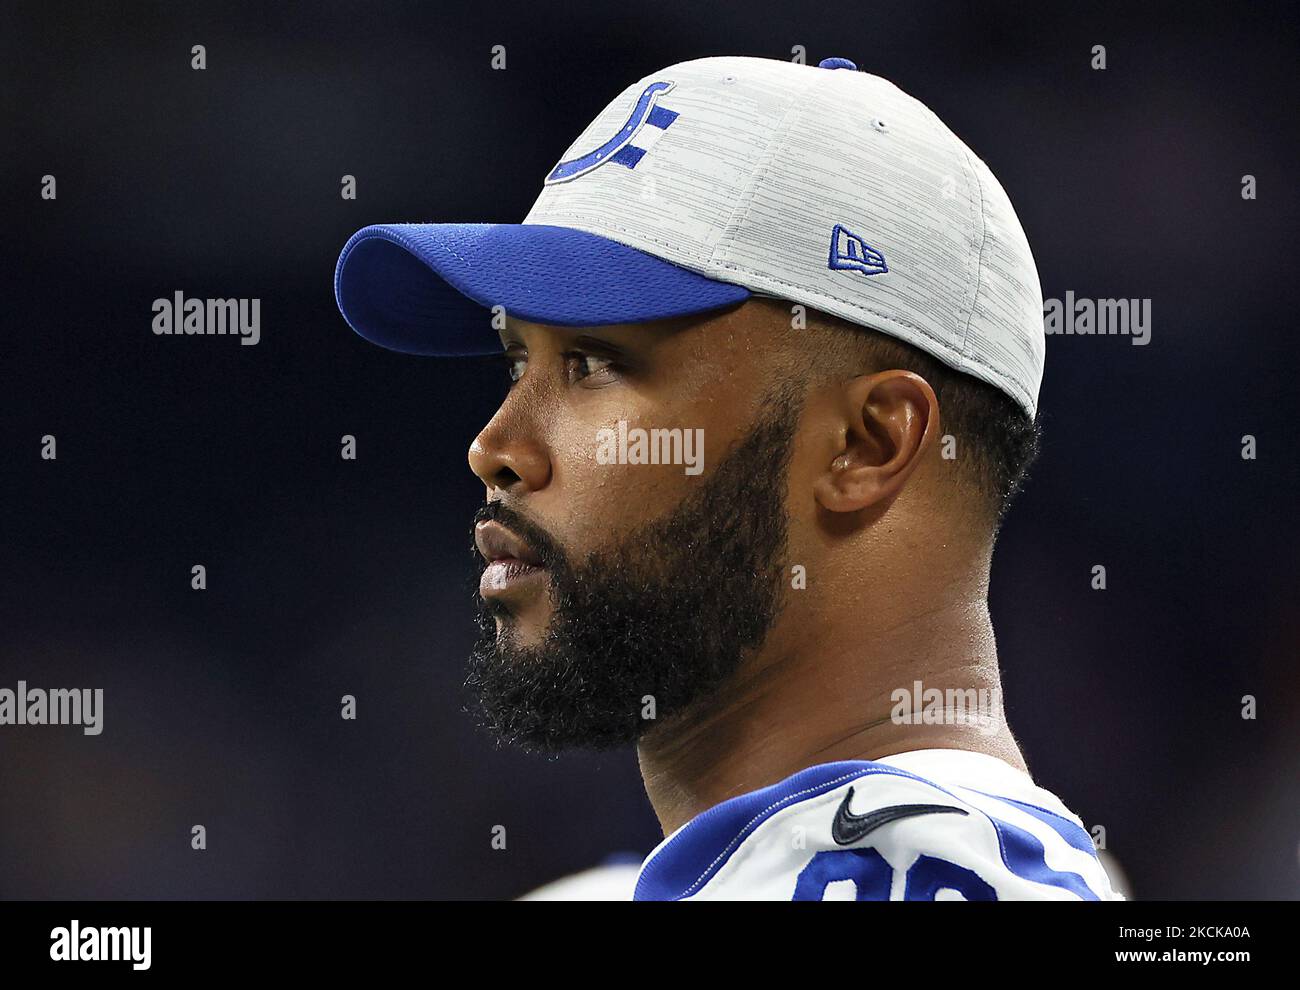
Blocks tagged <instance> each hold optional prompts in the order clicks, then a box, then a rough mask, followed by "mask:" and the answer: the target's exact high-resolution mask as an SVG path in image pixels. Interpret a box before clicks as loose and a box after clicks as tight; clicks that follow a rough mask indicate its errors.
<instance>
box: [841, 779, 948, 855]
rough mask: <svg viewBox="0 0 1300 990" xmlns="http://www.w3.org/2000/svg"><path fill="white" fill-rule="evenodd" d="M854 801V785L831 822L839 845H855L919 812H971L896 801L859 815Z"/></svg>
mask: <svg viewBox="0 0 1300 990" xmlns="http://www.w3.org/2000/svg"><path fill="white" fill-rule="evenodd" d="M852 800H853V788H852V787H850V788H849V790H848V793H847V794H845V795H844V800H843V801H841V802H840V806H839V808H838V809H837V810H836V812H835V820H834V821H833V822H831V838H833V839H834V840H835V844H836V845H840V846H851V845H853V843H855V842H858V841H860V840H861V839H862V838H863V837H864V836H866V835H868V834H870V833H871V832H874V831H875V830H876V829H878V828H880V827H881V826H882V825H888V824H889V823H890V822H896V821H898V820H899V819H900V818H915V817H916V816H917V815H939V814H945V813H947V814H957V815H965V814H969V812H967V811H966V810H965V809H964V808H954V807H953V806H952V805H950V804H893V805H890V806H889V807H888V808H876V809H875V810H874V811H868V812H867V813H866V814H865V815H855V814H854V813H853V812H851V811H849V802H850V801H852Z"/></svg>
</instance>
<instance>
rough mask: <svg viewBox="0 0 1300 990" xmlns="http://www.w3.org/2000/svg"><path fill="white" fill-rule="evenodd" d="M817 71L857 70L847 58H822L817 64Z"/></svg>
mask: <svg viewBox="0 0 1300 990" xmlns="http://www.w3.org/2000/svg"><path fill="white" fill-rule="evenodd" d="M817 68H819V69H852V70H854V71H856V70H857V68H858V67H857V66H856V65H854V64H853V63H852V62H850V61H849V60H848V59H847V58H824V59H822V60H821V61H820V62H818V63H817Z"/></svg>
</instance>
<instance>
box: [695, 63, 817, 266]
mask: <svg viewBox="0 0 1300 990" xmlns="http://www.w3.org/2000/svg"><path fill="white" fill-rule="evenodd" d="M822 82H823V80H822V79H820V78H813V79H812V81H810V82H809V84H808V85H807V86H806V87H805V88H804V91H803V93H802V94H800V95H799V96H798V97H797V98H796V99H795V100H794V101H793V102H792V103H791V104H790V106H788V107H787V108H786V111H785V114H784V115H783V116H782V118H781V121H780V123H778V124H777V125H776V130H775V133H773V135H772V138H771V140H769V141H768V143H767V147H766V148H764V149H763V154H762V157H761V158H760V159H759V162H760V163H759V165H758V167H757V168H756V169H755V170H754V173H753V174H752V175H751V176H750V181H749V184H748V185H747V186H746V187H745V189H744V190H743V191H742V195H745V194H746V193H748V194H749V195H748V196H746V198H745V203H744V212H743V213H742V214H741V215H740V216H739V217H737V216H736V211H737V210H739V209H740V208H741V207H740V206H737V207H736V209H735V210H732V211H731V216H729V217H728V218H727V220H726V222H725V223H724V224H723V225H722V235H723V236H722V237H720V238H718V242H717V243H716V244H714V245H713V249H712V250H711V251H710V252H709V257H708V258H707V259H706V260H708V261H710V262H715V263H717V264H723V262H722V261H720V260H719V259H718V252H719V251H720V250H721V249H722V246H723V245H724V244H729V243H730V242H731V241H732V240H734V238H735V234H736V231H738V230H739V229H740V228H741V226H742V225H743V224H744V222H745V220H747V219H748V218H749V214H750V211H751V210H753V208H754V198H755V197H754V196H753V191H754V190H755V189H757V188H758V186H759V184H760V181H761V180H762V179H764V178H765V177H766V175H767V173H769V172H770V171H771V170H772V162H773V161H774V160H775V159H776V157H777V155H778V154H779V153H780V152H781V150H782V149H783V148H784V147H785V146H786V145H787V144H788V143H789V142H790V131H791V128H790V125H791V123H792V122H793V120H795V119H796V118H797V116H798V114H800V113H802V112H803V108H804V105H805V104H806V103H807V102H808V101H809V99H811V98H812V94H813V93H814V92H815V91H816V89H817V87H818V85H819V84H821V83H822ZM778 138H779V141H780V143H779V144H777V141H778ZM733 221H734V223H733Z"/></svg>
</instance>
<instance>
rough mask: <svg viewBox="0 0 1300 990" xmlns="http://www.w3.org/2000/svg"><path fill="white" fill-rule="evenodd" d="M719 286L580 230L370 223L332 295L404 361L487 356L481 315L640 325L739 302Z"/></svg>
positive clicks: (359, 326) (734, 288) (490, 337)
mask: <svg viewBox="0 0 1300 990" xmlns="http://www.w3.org/2000/svg"><path fill="white" fill-rule="evenodd" d="M749 295H750V293H749V290H748V289H746V288H745V287H744V286H740V285H733V284H731V283H729V282H718V281H715V280H713V279H710V278H706V277H705V276H703V275H700V274H697V273H696V272H692V271H689V270H687V269H685V268H682V267H680V266H678V265H674V264H672V263H671V262H668V261H664V260H663V259H662V258H656V257H655V256H653V255H650V254H646V253H645V252H644V251H638V250H637V249H636V248H632V247H628V246H627V245H625V244H620V243H618V242H617V241H611V240H609V239H608V238H605V237H600V236H599V235H597V234H592V233H589V232H587V231H585V230H575V229H573V228H571V227H555V226H549V225H544V224H489V223H433V224H405V223H402V224H376V225H374V226H370V227H365V228H362V229H361V230H359V231H357V232H356V233H355V234H353V235H352V237H351V238H350V239H349V240H348V242H347V244H346V245H344V248H343V252H342V253H341V254H340V255H339V261H338V266H337V267H336V268H335V271H334V296H335V298H336V299H337V300H338V304H339V309H340V311H342V313H343V317H344V319H346V320H347V321H348V324H349V325H350V326H351V327H352V329H353V330H355V331H356V332H357V333H359V334H360V335H361V336H362V337H365V338H366V339H367V340H370V341H373V342H374V343H376V344H380V345H381V346H383V347H387V348H390V349H392V350H395V351H403V352H405V353H408V354H428V355H444V356H451V355H471V354H493V353H496V352H498V351H500V349H501V342H500V340H499V338H498V337H497V335H496V334H495V333H493V332H492V327H491V323H490V322H489V316H488V313H487V312H486V310H488V309H491V307H493V306H502V307H504V309H505V313H506V315H507V316H509V317H511V318H513V319H519V320H526V321H528V322H530V323H547V324H554V325H557V326H565V327H584V326H605V325H608V324H614V323H643V322H645V321H648V320H660V319H666V318H668V317H673V316H686V315H689V314H693V313H702V312H706V311H708V310H712V309H718V308H721V307H723V306H728V305H732V304H734V303H739V302H743V301H744V300H745V299H747V298H749Z"/></svg>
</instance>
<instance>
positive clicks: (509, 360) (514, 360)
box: [506, 354, 528, 385]
mask: <svg viewBox="0 0 1300 990" xmlns="http://www.w3.org/2000/svg"><path fill="white" fill-rule="evenodd" d="M527 367H528V359H527V358H524V357H519V356H516V355H513V354H507V355H506V374H508V375H509V376H510V383H511V384H512V385H513V384H514V383H515V382H517V381H519V379H521V378H523V377H524V369H526V368H527Z"/></svg>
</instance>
